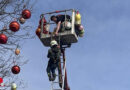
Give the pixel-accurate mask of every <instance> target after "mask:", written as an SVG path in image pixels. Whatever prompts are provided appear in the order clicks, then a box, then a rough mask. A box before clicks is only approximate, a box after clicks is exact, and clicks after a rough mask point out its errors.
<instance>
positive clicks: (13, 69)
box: [11, 65, 20, 74]
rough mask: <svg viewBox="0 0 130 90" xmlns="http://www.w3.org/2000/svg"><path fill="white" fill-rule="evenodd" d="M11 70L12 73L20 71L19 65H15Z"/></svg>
mask: <svg viewBox="0 0 130 90" xmlns="http://www.w3.org/2000/svg"><path fill="white" fill-rule="evenodd" d="M11 71H12V73H13V74H18V73H19V72H20V67H19V66H17V65H15V66H13V67H12V69H11Z"/></svg>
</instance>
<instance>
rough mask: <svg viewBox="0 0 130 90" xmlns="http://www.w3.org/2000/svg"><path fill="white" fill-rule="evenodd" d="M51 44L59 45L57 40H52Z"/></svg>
mask: <svg viewBox="0 0 130 90" xmlns="http://www.w3.org/2000/svg"><path fill="white" fill-rule="evenodd" d="M50 44H51V46H54V45H58V43H57V41H56V40H52V41H51V43H50Z"/></svg>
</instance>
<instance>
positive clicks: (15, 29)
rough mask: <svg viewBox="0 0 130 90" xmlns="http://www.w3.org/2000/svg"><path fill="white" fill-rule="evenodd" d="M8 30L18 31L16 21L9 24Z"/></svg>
mask: <svg viewBox="0 0 130 90" xmlns="http://www.w3.org/2000/svg"><path fill="white" fill-rule="evenodd" d="M9 28H10V30H11V31H13V32H16V31H18V30H19V29H20V25H19V23H18V22H17V21H13V22H11V23H10V25H9Z"/></svg>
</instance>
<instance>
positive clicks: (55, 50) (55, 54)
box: [47, 40, 61, 81]
mask: <svg viewBox="0 0 130 90" xmlns="http://www.w3.org/2000/svg"><path fill="white" fill-rule="evenodd" d="M50 45H51V48H50V49H49V50H48V55H47V57H48V58H49V61H48V66H47V74H48V77H49V80H50V81H54V80H55V78H56V74H55V69H56V68H58V69H59V67H58V65H59V62H60V55H61V51H60V48H59V47H58V43H57V41H55V40H52V41H51V43H50Z"/></svg>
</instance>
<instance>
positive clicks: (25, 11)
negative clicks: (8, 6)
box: [22, 9, 31, 19]
mask: <svg viewBox="0 0 130 90" xmlns="http://www.w3.org/2000/svg"><path fill="white" fill-rule="evenodd" d="M22 17H23V18H24V19H29V18H30V17H31V12H30V11H29V10H28V9H25V10H23V12H22Z"/></svg>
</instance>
